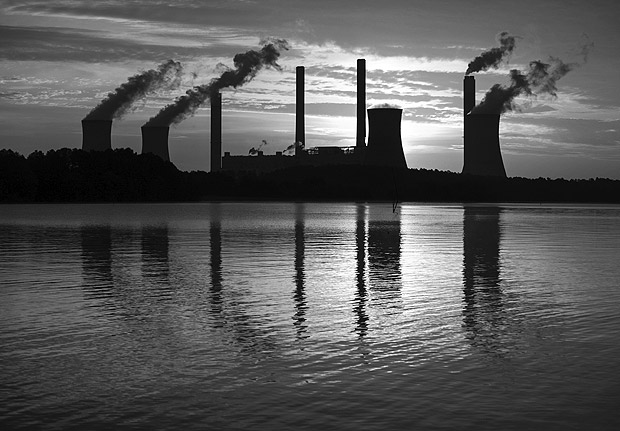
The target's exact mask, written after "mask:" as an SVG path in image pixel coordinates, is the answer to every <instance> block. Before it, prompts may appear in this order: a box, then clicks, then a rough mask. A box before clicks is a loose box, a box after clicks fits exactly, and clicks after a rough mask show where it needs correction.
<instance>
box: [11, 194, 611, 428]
mask: <svg viewBox="0 0 620 431" xmlns="http://www.w3.org/2000/svg"><path fill="white" fill-rule="evenodd" d="M0 244H1V249H0V282H1V287H0V366H1V370H2V373H1V375H0V425H2V426H3V429H46V430H56V429H58V430H71V429H76V430H78V429H79V430H82V429H95V428H97V429H148V428H152V429H163V430H168V429H169V430H176V429H248V430H255V429H265V430H270V429H308V430H311V429H334V430H336V429H338V430H340V429H345V430H346V429H351V430H362V429H364V430H365V429H368V430H383V429H413V428H416V429H438V430H439V429H476V430H485V429H515V430H516V429H541V430H543V429H544V430H548V429H552V430H553V429H558V430H560V429H562V430H565V429H616V428H617V427H619V426H620V417H619V415H618V413H617V400H618V399H620V378H619V377H618V376H617V374H618V373H617V370H618V366H619V365H620V361H619V359H618V358H619V357H620V347H619V343H618V340H619V339H620V314H619V312H618V310H619V309H620V286H619V280H620V266H619V265H618V256H620V207H617V206H600V207H596V206H544V205H504V206H501V205H500V206H484V205H474V206H465V207H464V206H462V205H412V204H411V205H408V204H405V205H402V206H401V207H400V208H399V210H398V211H397V212H396V213H393V212H392V207H391V204H369V205H365V204H315V203H312V204H309V203H308V204H294V203H272V204H257V203H214V204H161V205H160V204H154V205H147V204H135V205H9V206H6V205H5V206H0Z"/></svg>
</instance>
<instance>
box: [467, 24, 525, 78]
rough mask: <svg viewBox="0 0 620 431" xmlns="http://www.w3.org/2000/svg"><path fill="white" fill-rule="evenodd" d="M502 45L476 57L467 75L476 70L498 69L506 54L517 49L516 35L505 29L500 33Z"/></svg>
mask: <svg viewBox="0 0 620 431" xmlns="http://www.w3.org/2000/svg"><path fill="white" fill-rule="evenodd" d="M498 39H499V43H500V45H501V46H500V47H496V48H491V49H490V50H488V51H485V52H483V53H482V54H480V55H479V56H478V57H476V58H474V59H473V60H472V61H471V62H470V63H469V64H468V65H467V71H466V72H465V75H469V74H471V73H474V72H480V71H483V70H488V69H490V68H493V69H497V67H498V66H499V65H500V63H501V62H502V61H503V60H504V58H506V56H508V55H510V54H512V51H513V50H514V49H515V39H516V37H515V36H511V35H510V34H509V33H508V32H507V31H503V32H501V33H500V34H499V35H498Z"/></svg>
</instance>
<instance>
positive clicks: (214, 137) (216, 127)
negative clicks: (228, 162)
mask: <svg viewBox="0 0 620 431" xmlns="http://www.w3.org/2000/svg"><path fill="white" fill-rule="evenodd" d="M221 169H222V95H221V94H220V93H219V92H218V93H217V94H215V95H213V96H211V172H218V171H220V170H221Z"/></svg>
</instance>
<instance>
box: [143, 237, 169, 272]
mask: <svg viewBox="0 0 620 431" xmlns="http://www.w3.org/2000/svg"><path fill="white" fill-rule="evenodd" d="M141 237H142V274H143V275H144V276H146V277H153V278H157V279H160V280H162V281H166V280H167V279H168V276H169V273H170V263H169V255H168V254H169V250H168V248H169V245H168V226H167V225H161V226H143V227H142V231H141Z"/></svg>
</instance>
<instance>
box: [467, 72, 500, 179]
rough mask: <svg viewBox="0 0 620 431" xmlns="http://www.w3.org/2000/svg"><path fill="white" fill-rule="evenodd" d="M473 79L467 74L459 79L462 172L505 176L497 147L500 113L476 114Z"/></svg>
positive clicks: (474, 83) (474, 82)
mask: <svg viewBox="0 0 620 431" xmlns="http://www.w3.org/2000/svg"><path fill="white" fill-rule="evenodd" d="M475 106H476V81H475V79H474V77H473V76H471V75H467V76H465V78H464V79H463V108H464V130H463V137H464V151H463V159H464V162H463V171H462V173H464V174H472V175H486V176H494V177H504V178H505V177H506V169H505V168H504V161H503V160H502V153H501V151H500V148H499V119H500V114H476V113H474V112H472V110H473V109H474V107H475Z"/></svg>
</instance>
